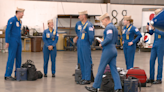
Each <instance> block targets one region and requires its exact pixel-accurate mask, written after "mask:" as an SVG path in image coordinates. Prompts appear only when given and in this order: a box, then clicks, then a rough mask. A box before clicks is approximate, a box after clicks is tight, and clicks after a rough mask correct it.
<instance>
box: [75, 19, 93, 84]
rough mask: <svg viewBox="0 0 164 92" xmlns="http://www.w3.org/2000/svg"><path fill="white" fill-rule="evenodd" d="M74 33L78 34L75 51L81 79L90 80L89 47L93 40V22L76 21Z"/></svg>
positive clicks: (90, 61)
mask: <svg viewBox="0 0 164 92" xmlns="http://www.w3.org/2000/svg"><path fill="white" fill-rule="evenodd" d="M75 29H76V33H77V36H78V40H77V48H78V49H77V50H78V51H77V52H78V63H79V64H80V68H81V72H82V80H88V81H89V80H91V67H92V57H91V47H90V45H92V42H93V41H94V27H93V24H92V23H91V22H89V21H87V22H86V23H85V24H82V23H81V21H78V22H77V23H76V28H75Z"/></svg>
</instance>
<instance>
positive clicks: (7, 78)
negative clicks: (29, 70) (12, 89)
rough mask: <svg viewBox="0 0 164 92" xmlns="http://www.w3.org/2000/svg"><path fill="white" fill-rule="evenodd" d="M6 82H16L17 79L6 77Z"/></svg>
mask: <svg viewBox="0 0 164 92" xmlns="http://www.w3.org/2000/svg"><path fill="white" fill-rule="evenodd" d="M5 80H8V81H15V80H16V79H15V78H13V77H5Z"/></svg>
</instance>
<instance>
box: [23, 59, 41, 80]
mask: <svg viewBox="0 0 164 92" xmlns="http://www.w3.org/2000/svg"><path fill="white" fill-rule="evenodd" d="M22 68H27V80H28V81H34V80H37V79H38V73H37V71H36V70H37V69H36V67H35V65H34V62H33V61H31V60H27V62H26V63H24V64H23V65H22Z"/></svg>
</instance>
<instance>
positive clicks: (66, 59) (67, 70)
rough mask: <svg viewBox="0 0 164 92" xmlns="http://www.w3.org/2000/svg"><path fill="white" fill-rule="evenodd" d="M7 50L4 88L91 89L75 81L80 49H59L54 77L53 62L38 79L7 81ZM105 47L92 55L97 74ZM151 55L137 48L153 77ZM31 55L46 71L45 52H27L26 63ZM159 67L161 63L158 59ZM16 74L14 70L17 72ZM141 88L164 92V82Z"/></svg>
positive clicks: (1, 61)
mask: <svg viewBox="0 0 164 92" xmlns="http://www.w3.org/2000/svg"><path fill="white" fill-rule="evenodd" d="M7 55H8V54H7V53H0V65H1V67H0V92H88V91H86V90H85V88H84V86H81V85H77V84H76V83H75V82H74V77H73V76H72V74H73V73H74V71H75V65H76V63H77V52H73V51H58V52H57V58H56V60H57V62H56V71H57V72H56V78H52V77H51V67H50V66H51V65H50V64H51V63H49V71H48V77H47V78H42V79H39V80H37V81H21V82H18V81H5V80H4V73H5V67H6V61H7ZM100 57H101V50H99V51H92V59H93V63H94V75H96V73H97V69H98V65H99V61H100ZM149 58H150V52H139V51H136V55H135V64H134V66H137V67H138V66H139V67H140V68H142V69H145V71H146V73H147V76H148V77H149ZM27 59H31V60H33V61H34V62H35V65H36V67H37V69H38V70H41V71H42V72H43V53H42V52H35V53H30V52H23V53H22V63H24V62H26V60H27ZM117 66H119V67H122V68H125V67H126V66H125V60H124V54H123V51H122V50H118V57H117ZM156 69H157V63H156ZM13 76H14V74H13ZM89 86H91V85H89ZM141 92H164V83H163V84H160V85H153V86H152V87H147V88H142V91H141Z"/></svg>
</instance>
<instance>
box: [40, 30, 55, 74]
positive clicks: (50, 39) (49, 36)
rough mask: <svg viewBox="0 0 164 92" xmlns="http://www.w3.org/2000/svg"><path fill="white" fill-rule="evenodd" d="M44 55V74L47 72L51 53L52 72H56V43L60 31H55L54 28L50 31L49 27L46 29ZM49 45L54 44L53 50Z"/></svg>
mask: <svg viewBox="0 0 164 92" xmlns="http://www.w3.org/2000/svg"><path fill="white" fill-rule="evenodd" d="M42 39H43V42H44V46H43V57H44V66H43V67H44V74H47V68H48V61H49V56H50V55H51V62H52V63H51V71H52V74H55V72H56V55H57V51H56V44H57V42H58V32H57V31H55V30H54V29H53V30H52V32H50V30H49V29H46V30H44V33H43V37H42ZM48 46H53V50H49V49H48Z"/></svg>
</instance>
